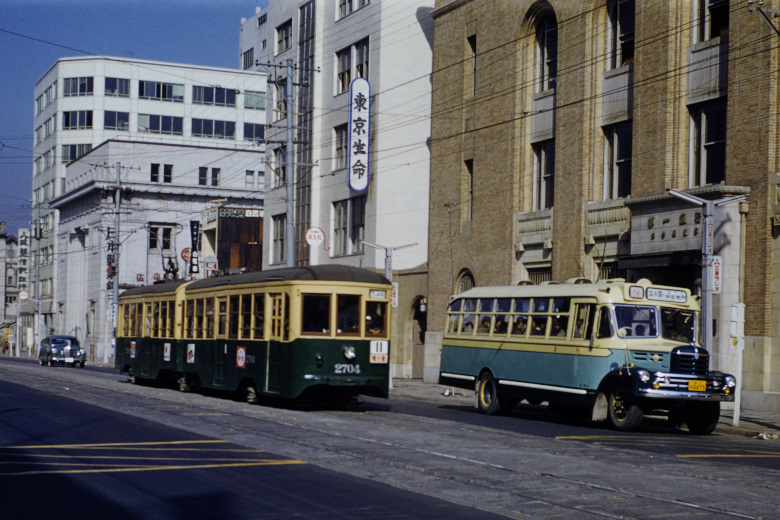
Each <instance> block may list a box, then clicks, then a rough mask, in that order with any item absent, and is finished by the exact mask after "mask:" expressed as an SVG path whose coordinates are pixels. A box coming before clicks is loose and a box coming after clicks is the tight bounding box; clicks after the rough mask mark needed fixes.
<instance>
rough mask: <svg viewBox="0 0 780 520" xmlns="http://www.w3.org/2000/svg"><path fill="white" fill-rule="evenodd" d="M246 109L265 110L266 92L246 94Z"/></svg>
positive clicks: (247, 92) (248, 91) (248, 92)
mask: <svg viewBox="0 0 780 520" xmlns="http://www.w3.org/2000/svg"><path fill="white" fill-rule="evenodd" d="M244 108H251V109H254V110H264V109H265V92H252V91H251V90H247V91H246V92H244Z"/></svg>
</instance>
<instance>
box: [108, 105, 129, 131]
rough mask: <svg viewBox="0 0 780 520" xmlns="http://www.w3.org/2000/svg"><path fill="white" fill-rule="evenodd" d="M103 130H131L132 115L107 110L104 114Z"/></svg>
mask: <svg viewBox="0 0 780 520" xmlns="http://www.w3.org/2000/svg"><path fill="white" fill-rule="evenodd" d="M103 128H104V129H106V130H130V113H129V112H111V111H108V110H106V111H105V112H104V113H103Z"/></svg>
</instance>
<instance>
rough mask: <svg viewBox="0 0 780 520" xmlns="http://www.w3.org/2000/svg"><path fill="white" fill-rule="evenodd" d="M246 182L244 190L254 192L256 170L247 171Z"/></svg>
mask: <svg viewBox="0 0 780 520" xmlns="http://www.w3.org/2000/svg"><path fill="white" fill-rule="evenodd" d="M244 178H245V182H244V188H246V189H248V190H254V189H255V172H254V170H246V172H245V174H244Z"/></svg>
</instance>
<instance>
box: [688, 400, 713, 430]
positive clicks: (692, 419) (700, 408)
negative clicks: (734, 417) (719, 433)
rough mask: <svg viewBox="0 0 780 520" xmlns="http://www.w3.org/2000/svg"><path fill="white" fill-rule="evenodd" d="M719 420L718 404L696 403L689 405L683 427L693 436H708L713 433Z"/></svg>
mask: <svg viewBox="0 0 780 520" xmlns="http://www.w3.org/2000/svg"><path fill="white" fill-rule="evenodd" d="M719 420H720V403H719V402H717V401H716V402H710V403H697V404H695V405H690V406H689V407H688V410H686V413H685V425H686V426H687V427H688V431H690V432H691V433H692V434H694V435H709V434H711V433H712V432H713V431H715V427H716V426H718V421H719Z"/></svg>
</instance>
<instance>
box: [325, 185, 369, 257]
mask: <svg viewBox="0 0 780 520" xmlns="http://www.w3.org/2000/svg"><path fill="white" fill-rule="evenodd" d="M365 228H366V196H365V195H363V196H360V197H353V198H351V199H346V200H340V201H338V202H334V203H333V254H334V255H337V256H338V255H350V254H360V253H362V252H363V251H364V249H365V246H364V244H363V239H364V238H365Z"/></svg>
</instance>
